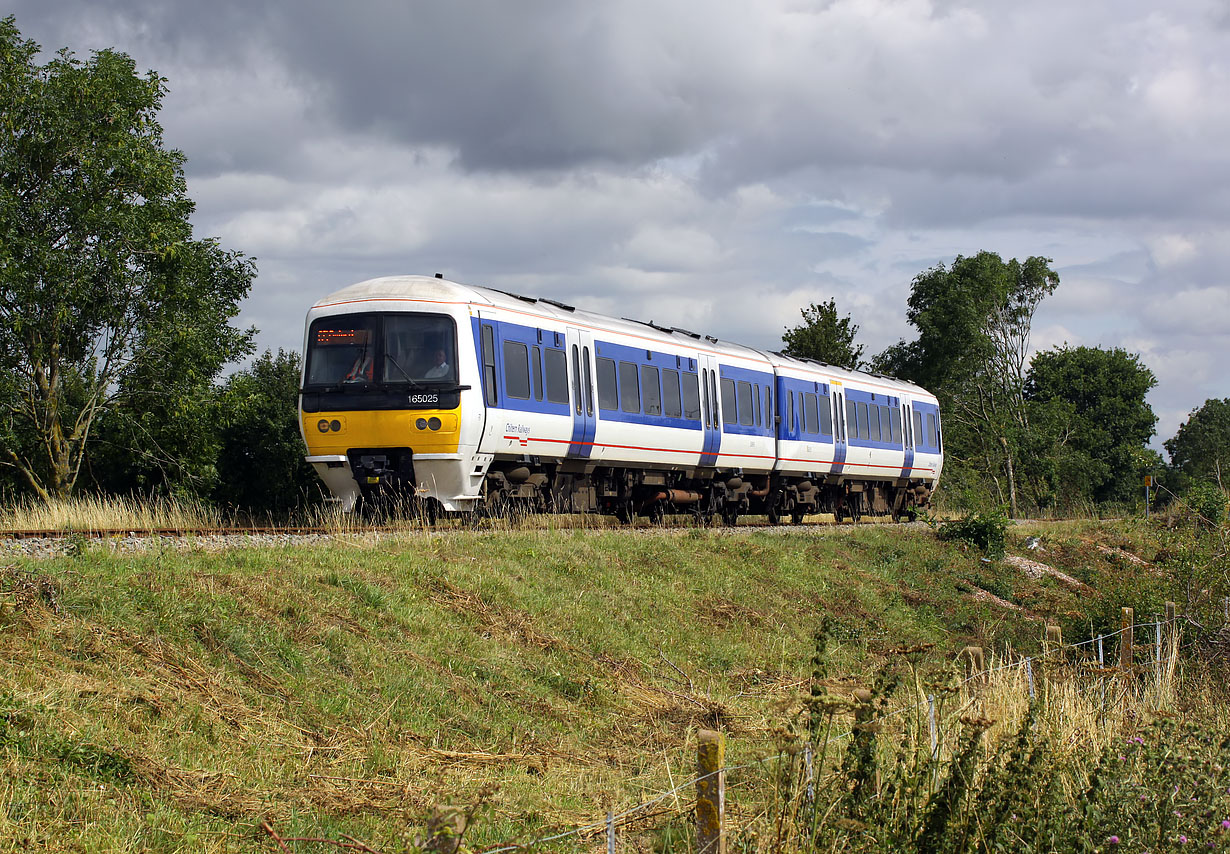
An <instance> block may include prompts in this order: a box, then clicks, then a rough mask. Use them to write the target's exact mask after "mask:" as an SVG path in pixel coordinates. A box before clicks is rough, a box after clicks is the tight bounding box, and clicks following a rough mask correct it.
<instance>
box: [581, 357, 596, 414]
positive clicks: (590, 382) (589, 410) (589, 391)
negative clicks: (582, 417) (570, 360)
mask: <svg viewBox="0 0 1230 854" xmlns="http://www.w3.org/2000/svg"><path fill="white" fill-rule="evenodd" d="M581 352H582V353H583V354H584V357H583V358H582V360H581V369H582V370H583V371H584V372H585V414H586V415H593V414H594V378H593V376H592V375H591V374H590V372H589V348H588V347H584V348H582V350H581Z"/></svg>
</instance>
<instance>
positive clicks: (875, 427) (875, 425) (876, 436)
mask: <svg viewBox="0 0 1230 854" xmlns="http://www.w3.org/2000/svg"><path fill="white" fill-rule="evenodd" d="M867 422H868V423H867V429H868V431H869V435H868V436H867V438H868V439H870V440H871V441H873V442H878V441H880V407H878V406H876V405H875V404H874V403H873V404H871V409H870V410H869V411H868V413H867Z"/></svg>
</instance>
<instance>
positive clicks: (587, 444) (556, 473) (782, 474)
mask: <svg viewBox="0 0 1230 854" xmlns="http://www.w3.org/2000/svg"><path fill="white" fill-rule="evenodd" d="M304 349H305V359H304V375H303V385H302V394H301V396H300V408H301V413H302V421H301V426H302V429H303V434H304V438H305V440H306V442H307V445H308V449H309V457H308V460H309V462H311V463H312V464H313V465H314V466H315V467H316V469H317V471H318V473H319V474H320V476H321V478H322V480H323V481H324V482H325V483H326V484H327V485H328V487H329V489H330V491H331V492H332V494H333V495H334V496H335V497H336V498H337V499H338V500H340V501H341V502H342V504H343V506H344V507H346V508H347V509H351V508H353V507H354V506H355V505H356V504H357V503H358V502H359V501H360V500H361V499H365V498H366V499H373V498H375V497H377V496H381V495H387V494H390V493H396V494H402V495H410V496H413V497H414V499H415V500H419V501H424V502H427V504H428V505H429V506H431V507H433V508H441V509H444V510H446V511H453V512H458V511H470V510H476V509H480V508H484V509H486V510H488V511H491V512H497V511H499V510H503V509H510V508H517V507H525V508H532V509H543V510H557V511H601V512H612V513H616V514H618V515H620V516H621V517H631V516H633V515H638V514H640V515H650V516H658V515H661V514H663V513H666V512H680V511H691V512H694V513H696V514H698V515H700V516H702V517H708V516H709V515H711V514H714V513H720V514H722V515H723V516H724V517H725V518H726V519H727V520H728V521H733V520H734V518H736V517H737V516H738V515H739V514H741V513H749V512H755V513H766V514H768V515H769V516H770V517H771V518H774V519H776V518H780V517H782V516H792V517H794V518H796V519H797V518H801V517H802V515H804V514H805V513H809V512H819V511H828V512H834V513H836V514H837V515H838V516H839V517H841V516H853V517H857V516H858V515H861V514H863V513H891V514H893V515H894V516H898V515H900V514H902V513H908V512H912V510H913V509H914V508H915V507H917V506H919V505H921V504H925V503H926V502H927V500H928V498H929V496H930V494H931V491H932V490H934V488H935V486H936V484H937V483H938V481H939V477H940V472H941V469H942V465H943V453H942V444H941V438H940V422H939V409H938V405H937V402H936V399H935V397H934V396H933V395H931V394H930V393H928V392H927V391H925V390H924V389H922V388H919V387H918V386H915V385H912V384H909V383H905V382H901V381H898V380H894V379H891V378H888V377H883V376H878V375H872V374H865V373H859V372H853V371H847V370H843V369H841V368H836V367H832V366H829V365H822V364H819V363H816V362H810V361H800V360H796V359H792V358H789V357H786V356H782V355H780V354H774V353H762V352H759V351H757V350H753V349H749V348H747V347H743V346H740V345H738V344H731V343H728V342H725V341H719V340H717V339H715V338H710V337H705V336H701V335H698V334H696V333H691V332H687V331H685V330H679V329H666V328H662V327H658V326H655V325H652V324H647V323H641V322H638V321H631V320H620V319H616V318H611V317H606V316H603V315H598V314H593V313H590V312H586V311H582V310H580V309H576V308H573V307H571V306H567V305H564V304H562V303H558V302H553V301H546V300H536V299H532V298H528V297H520V296H516V295H512V294H506V293H503V292H500V291H495V290H491V289H487V288H480V287H473V286H469V285H462V284H457V283H454V282H450V281H446V280H443V279H440V278H428V277H421V276H404V277H401V276H399V277H390V278H383V279H374V280H371V281H368V282H362V283H360V284H357V285H352V286H351V287H348V288H345V289H343V290H341V291H338V292H337V293H335V294H332V295H330V296H328V297H326V298H325V299H323V300H321V301H320V302H318V303H317V304H316V305H315V306H313V308H312V309H311V310H310V311H309V312H308V316H307V328H306V333H305V341H304Z"/></svg>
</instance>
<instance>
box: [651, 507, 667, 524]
mask: <svg viewBox="0 0 1230 854" xmlns="http://www.w3.org/2000/svg"><path fill="white" fill-rule="evenodd" d="M648 516H649V522H650V524H652V525H661V524H662V523H663V522H665V521H666V507H665V506H663V504H662V502H661V501H655V502H654V503H653V504H650V505H649V512H648Z"/></svg>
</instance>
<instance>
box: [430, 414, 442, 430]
mask: <svg viewBox="0 0 1230 854" xmlns="http://www.w3.org/2000/svg"><path fill="white" fill-rule="evenodd" d="M427 426H428V427H430V428H431V429H432V430H439V429H440V419H439V418H436V417H435V416H434V415H433V416H432V417H431V419H430V420H428V422H427Z"/></svg>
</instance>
